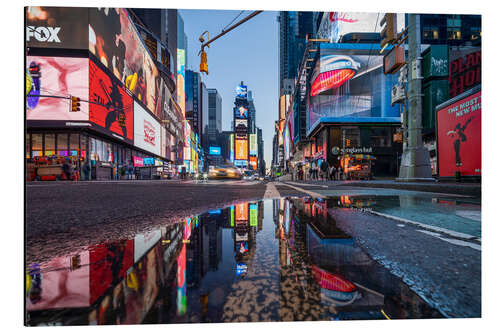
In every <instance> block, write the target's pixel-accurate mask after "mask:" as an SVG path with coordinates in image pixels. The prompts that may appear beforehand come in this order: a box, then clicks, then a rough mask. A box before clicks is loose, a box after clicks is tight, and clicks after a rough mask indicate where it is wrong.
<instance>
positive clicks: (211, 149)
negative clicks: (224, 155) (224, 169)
mask: <svg viewBox="0 0 500 333" xmlns="http://www.w3.org/2000/svg"><path fill="white" fill-rule="evenodd" d="M208 151H209V154H210V155H217V156H220V154H221V148H220V147H209V148H208Z"/></svg>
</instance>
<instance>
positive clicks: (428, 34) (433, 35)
mask: <svg viewBox="0 0 500 333" xmlns="http://www.w3.org/2000/svg"><path fill="white" fill-rule="evenodd" d="M424 39H439V30H438V28H437V27H425V28H424Z"/></svg>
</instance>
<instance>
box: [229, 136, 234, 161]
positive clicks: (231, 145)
mask: <svg viewBox="0 0 500 333" xmlns="http://www.w3.org/2000/svg"><path fill="white" fill-rule="evenodd" d="M229 161H230V162H231V163H233V162H234V134H230V135H229Z"/></svg>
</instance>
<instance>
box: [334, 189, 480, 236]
mask: <svg viewBox="0 0 500 333" xmlns="http://www.w3.org/2000/svg"><path fill="white" fill-rule="evenodd" d="M328 202H329V207H344V208H351V209H358V210H367V211H370V210H371V211H376V212H379V213H383V214H387V215H392V216H395V217H399V218H403V219H408V220H412V221H415V222H420V223H424V224H427V225H430V226H434V227H439V228H445V229H448V230H452V231H456V232H460V233H464V234H468V235H471V236H474V237H481V201H480V199H477V198H453V197H433V196H429V195H421V196H419V195H398V196H374V195H371V196H365V195H357V196H347V195H344V196H339V197H332V198H329V199H328Z"/></svg>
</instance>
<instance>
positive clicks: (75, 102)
mask: <svg viewBox="0 0 500 333" xmlns="http://www.w3.org/2000/svg"><path fill="white" fill-rule="evenodd" d="M78 111H80V98H78V97H75V96H71V112H78Z"/></svg>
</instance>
